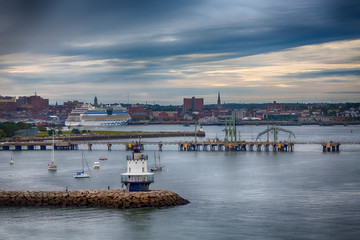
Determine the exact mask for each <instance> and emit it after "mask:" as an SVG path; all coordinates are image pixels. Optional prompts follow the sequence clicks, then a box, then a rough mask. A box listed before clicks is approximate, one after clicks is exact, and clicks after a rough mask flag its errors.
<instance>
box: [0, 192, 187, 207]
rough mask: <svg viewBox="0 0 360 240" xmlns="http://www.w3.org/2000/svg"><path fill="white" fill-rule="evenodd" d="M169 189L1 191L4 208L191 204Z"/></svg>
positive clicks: (1, 203)
mask: <svg viewBox="0 0 360 240" xmlns="http://www.w3.org/2000/svg"><path fill="white" fill-rule="evenodd" d="M188 203H189V201H188V200H186V199H184V198H182V197H180V196H179V195H178V194H176V193H174V192H171V191H168V190H151V191H147V192H127V191H125V190H120V189H115V190H75V191H8V190H0V206H58V207H78V206H86V207H113V208H143V207H165V206H179V205H185V204H188Z"/></svg>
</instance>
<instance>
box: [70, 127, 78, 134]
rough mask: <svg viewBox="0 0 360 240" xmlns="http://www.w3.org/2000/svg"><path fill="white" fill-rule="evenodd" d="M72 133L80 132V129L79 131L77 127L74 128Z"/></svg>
mask: <svg viewBox="0 0 360 240" xmlns="http://www.w3.org/2000/svg"><path fill="white" fill-rule="evenodd" d="M71 133H73V134H80V131H79V129H77V128H73V130H71Z"/></svg>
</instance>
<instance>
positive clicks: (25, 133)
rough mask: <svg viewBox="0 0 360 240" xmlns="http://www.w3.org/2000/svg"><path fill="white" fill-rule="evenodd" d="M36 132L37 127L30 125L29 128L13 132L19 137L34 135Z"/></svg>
mask: <svg viewBox="0 0 360 240" xmlns="http://www.w3.org/2000/svg"><path fill="white" fill-rule="evenodd" d="M37 133H38V128H37V127H32V128H30V129H22V130H18V131H16V132H15V134H16V135H17V136H20V137H36V136H37Z"/></svg>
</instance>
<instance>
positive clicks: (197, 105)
mask: <svg viewBox="0 0 360 240" xmlns="http://www.w3.org/2000/svg"><path fill="white" fill-rule="evenodd" d="M203 109H204V99H203V98H195V97H192V98H184V104H183V112H184V113H185V112H191V111H201V110H203Z"/></svg>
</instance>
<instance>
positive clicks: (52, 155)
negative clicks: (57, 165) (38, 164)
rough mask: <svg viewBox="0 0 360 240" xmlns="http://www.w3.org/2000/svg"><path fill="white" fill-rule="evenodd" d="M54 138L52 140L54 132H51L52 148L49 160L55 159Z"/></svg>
mask: <svg viewBox="0 0 360 240" xmlns="http://www.w3.org/2000/svg"><path fill="white" fill-rule="evenodd" d="M54 151H55V140H54V132H53V135H52V150H51V160H52V161H55V153H54Z"/></svg>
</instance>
